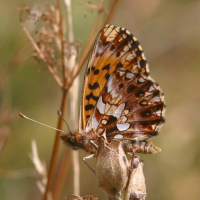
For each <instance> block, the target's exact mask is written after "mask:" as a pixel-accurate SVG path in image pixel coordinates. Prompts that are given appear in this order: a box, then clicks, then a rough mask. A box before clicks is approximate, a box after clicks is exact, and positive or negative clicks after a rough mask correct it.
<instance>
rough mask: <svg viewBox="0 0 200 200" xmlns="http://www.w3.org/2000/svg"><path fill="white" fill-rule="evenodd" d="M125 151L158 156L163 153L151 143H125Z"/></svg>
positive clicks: (126, 141) (128, 141)
mask: <svg viewBox="0 0 200 200" xmlns="http://www.w3.org/2000/svg"><path fill="white" fill-rule="evenodd" d="M123 149H124V151H125V152H126V153H127V152H134V153H143V154H156V153H158V152H160V151H161V149H160V148H159V147H157V146H156V145H155V144H153V143H152V142H149V141H146V140H144V141H131V140H125V141H123Z"/></svg>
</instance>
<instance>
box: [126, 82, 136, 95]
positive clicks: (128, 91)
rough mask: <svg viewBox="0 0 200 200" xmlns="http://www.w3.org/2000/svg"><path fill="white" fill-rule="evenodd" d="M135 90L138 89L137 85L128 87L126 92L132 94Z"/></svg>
mask: <svg viewBox="0 0 200 200" xmlns="http://www.w3.org/2000/svg"><path fill="white" fill-rule="evenodd" d="M135 88H136V86H135V85H132V84H130V85H129V86H128V87H127V89H126V92H127V93H128V94H130V93H132V92H133V91H134V90H135Z"/></svg>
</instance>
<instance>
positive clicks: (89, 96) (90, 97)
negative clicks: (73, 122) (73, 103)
mask: <svg viewBox="0 0 200 200" xmlns="http://www.w3.org/2000/svg"><path fill="white" fill-rule="evenodd" d="M86 99H87V100H90V99H94V100H95V101H97V100H98V99H99V97H96V96H94V95H93V93H92V92H91V93H90V94H89V95H87V96H86Z"/></svg>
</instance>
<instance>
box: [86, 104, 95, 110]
mask: <svg viewBox="0 0 200 200" xmlns="http://www.w3.org/2000/svg"><path fill="white" fill-rule="evenodd" d="M93 108H94V105H93V104H88V105H86V106H85V110H86V111H87V110H92V109H93Z"/></svg>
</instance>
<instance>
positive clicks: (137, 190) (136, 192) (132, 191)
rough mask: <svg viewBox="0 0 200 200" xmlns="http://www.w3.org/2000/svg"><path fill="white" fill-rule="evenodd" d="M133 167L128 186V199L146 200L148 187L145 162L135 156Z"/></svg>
mask: <svg viewBox="0 0 200 200" xmlns="http://www.w3.org/2000/svg"><path fill="white" fill-rule="evenodd" d="M133 159H134V160H133V167H132V170H131V174H130V178H129V182H128V186H127V197H128V199H129V200H145V198H146V185H145V177H144V174H143V165H144V163H143V161H142V160H140V157H139V156H134V158H133Z"/></svg>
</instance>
